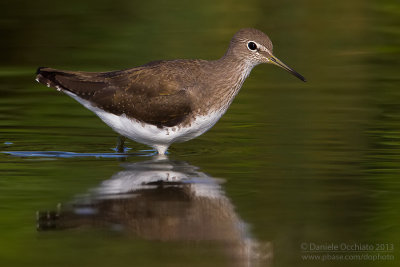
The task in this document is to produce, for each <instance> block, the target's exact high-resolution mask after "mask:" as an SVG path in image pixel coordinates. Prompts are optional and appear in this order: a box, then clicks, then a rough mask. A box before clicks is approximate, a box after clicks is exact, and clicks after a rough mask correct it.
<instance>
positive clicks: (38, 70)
mask: <svg viewBox="0 0 400 267" xmlns="http://www.w3.org/2000/svg"><path fill="white" fill-rule="evenodd" d="M45 68H47V67H39V68H37V70H36V75H37V74H40V72H41V71H42V69H45Z"/></svg>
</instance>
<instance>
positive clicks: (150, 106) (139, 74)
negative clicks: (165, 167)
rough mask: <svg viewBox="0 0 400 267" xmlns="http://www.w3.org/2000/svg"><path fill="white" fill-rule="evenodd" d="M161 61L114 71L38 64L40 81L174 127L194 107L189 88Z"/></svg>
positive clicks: (117, 110) (112, 109) (102, 105)
mask: <svg viewBox="0 0 400 267" xmlns="http://www.w3.org/2000/svg"><path fill="white" fill-rule="evenodd" d="M164 68H165V66H163V64H162V62H160V63H158V62H154V63H151V64H148V65H145V66H142V67H138V68H133V69H128V70H122V71H114V72H98V73H95V72H73V71H61V70H55V69H50V68H39V69H38V72H37V80H38V81H39V82H40V83H43V84H45V85H48V86H50V87H54V88H58V89H61V90H67V91H70V92H72V93H74V94H76V95H77V96H79V97H80V98H83V99H85V100H88V101H89V102H90V103H91V104H92V105H94V106H96V107H99V108H101V109H103V110H105V111H107V112H110V113H113V114H115V115H122V114H125V115H126V116H128V117H131V118H135V119H137V120H139V121H141V122H145V123H149V124H153V125H156V126H157V127H165V126H168V127H172V126H175V125H177V124H179V123H181V122H183V121H184V120H185V118H186V117H187V116H188V115H189V114H190V113H191V111H192V102H191V99H190V96H189V94H188V92H187V91H186V90H185V88H183V87H182V86H181V81H180V80H179V78H178V76H179V75H178V76H177V75H173V74H171V73H166V72H165V69H164Z"/></svg>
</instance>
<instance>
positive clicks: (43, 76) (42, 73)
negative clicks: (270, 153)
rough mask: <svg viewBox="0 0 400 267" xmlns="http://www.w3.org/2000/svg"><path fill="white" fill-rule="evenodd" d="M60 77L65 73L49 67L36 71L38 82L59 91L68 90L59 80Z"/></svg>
mask: <svg viewBox="0 0 400 267" xmlns="http://www.w3.org/2000/svg"><path fill="white" fill-rule="evenodd" d="M58 75H64V73H63V72H61V71H58V70H56V69H52V68H48V67H39V68H38V69H37V71H36V81H37V82H39V83H41V84H44V85H46V86H47V87H52V88H56V89H57V90H62V89H66V88H64V87H63V86H62V84H61V83H60V81H59V80H58V79H57V77H56V76H58Z"/></svg>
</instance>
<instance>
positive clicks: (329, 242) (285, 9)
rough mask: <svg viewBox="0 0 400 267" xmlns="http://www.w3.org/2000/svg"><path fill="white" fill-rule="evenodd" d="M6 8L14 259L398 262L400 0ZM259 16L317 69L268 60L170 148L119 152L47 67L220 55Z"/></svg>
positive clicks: (31, 262) (6, 123)
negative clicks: (49, 82) (43, 70)
mask: <svg viewBox="0 0 400 267" xmlns="http://www.w3.org/2000/svg"><path fill="white" fill-rule="evenodd" d="M0 7H1V9H2V10H3V14H2V16H1V18H0V31H1V39H2V40H1V42H0V49H1V50H0V51H1V53H0V94H1V98H0V151H2V153H0V173H1V178H0V265H1V266H337V265H344V266H398V264H399V260H400V259H399V256H400V255H399V249H400V247H399V246H400V244H399V240H400V229H399V221H400V213H399V210H400V194H399V189H400V182H399V181H400V78H399V77H400V76H399V73H400V67H399V66H400V28H399V25H400V5H399V4H398V3H397V2H396V1H389V0H383V1H380V0H379V1H378V0H373V1H361V0H355V1H296V2H293V1H256V0H250V1H198V2H189V1H176V2H170V1H67V2H54V1H53V2H51V4H50V2H48V1H40V0H39V1H13V2H11V1H3V2H2V3H1V4H0ZM249 26H251V27H256V28H259V29H260V30H262V31H264V32H266V33H268V34H269V35H270V37H271V39H272V41H273V42H274V52H275V55H276V56H278V58H280V59H281V60H283V61H284V62H285V63H287V64H288V65H290V66H291V67H293V68H294V69H296V70H297V71H298V72H300V73H301V74H303V75H304V76H305V77H306V78H307V79H308V81H309V82H308V83H302V82H300V81H299V80H297V79H295V78H294V77H292V76H291V75H289V74H288V73H286V72H284V71H282V70H280V69H278V68H276V67H273V66H259V67H257V68H255V69H254V70H253V72H252V74H251V75H250V77H249V78H248V80H247V81H246V82H245V84H244V86H243V88H242V90H241V92H240V94H239V95H238V97H237V98H236V100H235V101H234V103H233V104H232V106H231V108H230V110H229V111H228V112H227V114H225V116H224V117H223V118H222V119H221V120H220V121H219V122H218V123H217V125H216V126H215V127H214V128H213V129H211V130H210V131H209V132H207V133H206V134H205V135H203V136H201V137H199V138H197V139H195V140H192V141H189V142H186V143H182V144H175V145H173V146H172V147H171V148H170V150H169V155H168V159H165V158H158V157H154V153H153V151H151V150H148V148H147V147H145V146H143V145H140V144H136V143H134V142H128V143H127V147H128V148H130V150H129V151H127V154H118V153H116V152H115V151H114V150H113V149H114V147H115V144H116V137H117V136H116V134H115V133H113V132H112V130H111V129H109V128H108V127H107V126H106V125H104V124H103V123H102V122H101V121H100V120H99V119H98V118H97V117H96V116H95V115H94V114H92V113H91V112H90V111H88V110H86V109H84V108H83V107H82V106H81V105H80V104H78V103H77V102H75V101H74V100H72V99H70V98H69V97H67V96H65V95H63V94H62V93H58V92H56V91H54V90H51V89H48V88H46V87H44V86H41V85H39V84H37V83H36V82H34V71H35V69H36V67H38V66H51V67H55V68H61V69H71V70H78V69H79V70H86V71H106V70H114V69H122V68H127V67H132V66H136V65H140V64H143V63H146V62H148V61H151V60H155V59H172V58H203V59H213V58H218V57H220V56H221V55H222V54H223V53H224V51H225V49H226V47H227V44H228V41H229V40H230V38H231V36H232V35H233V34H234V32H235V31H237V30H238V29H240V28H242V27H249ZM37 216H38V217H37ZM336 245H337V246H338V247H339V248H338V250H336V251H333V252H332V248H330V247H329V246H331V247H332V246H336ZM365 246H366V248H365ZM317 248H319V249H318V250H317ZM310 250H311V252H312V253H310ZM366 250H368V251H366ZM310 255H311V256H313V255H314V256H315V255H317V256H318V255H319V256H320V257H321V258H320V259H310V258H308V259H306V258H305V257H308V256H310ZM322 257H324V260H322ZM329 257H330V258H329ZM334 257H347V258H346V259H338V258H335V259H333V258H334ZM357 257H359V258H357ZM360 257H364V258H360Z"/></svg>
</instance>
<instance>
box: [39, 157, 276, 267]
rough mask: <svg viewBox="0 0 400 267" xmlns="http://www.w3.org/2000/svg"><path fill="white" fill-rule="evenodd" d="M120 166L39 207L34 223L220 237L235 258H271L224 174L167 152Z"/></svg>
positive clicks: (156, 236) (173, 237) (168, 236)
mask: <svg viewBox="0 0 400 267" xmlns="http://www.w3.org/2000/svg"><path fill="white" fill-rule="evenodd" d="M122 166H123V167H124V170H123V171H120V172H118V173H116V174H114V175H113V176H112V177H111V178H110V179H108V180H106V181H104V182H102V183H101V184H100V185H99V186H98V187H97V188H94V189H91V190H90V191H89V192H88V193H87V194H85V195H81V196H78V197H76V198H75V199H74V200H73V201H72V203H70V204H67V205H63V206H62V207H61V206H60V207H59V208H58V210H57V211H46V212H38V229H39V230H42V231H43V230H65V229H70V228H82V227H108V228H110V229H113V230H117V231H124V232H126V233H133V234H134V235H136V236H138V237H140V238H143V239H147V240H162V241H211V242H218V243H220V244H221V245H222V247H224V251H225V252H226V253H227V254H228V255H229V256H230V257H232V258H233V259H235V262H236V263H240V262H242V263H244V262H246V265H248V263H251V262H263V263H267V262H269V261H270V260H271V258H272V246H271V244H270V243H265V244H261V243H260V242H258V241H257V240H255V239H254V238H252V237H251V236H250V235H249V232H248V227H247V225H246V223H244V222H243V221H242V220H241V219H240V218H239V217H238V215H237V214H236V212H235V209H234V206H233V205H232V203H231V202H230V200H229V199H228V198H227V197H226V196H225V194H224V192H223V190H222V187H221V183H222V182H223V180H222V179H216V178H213V177H211V176H210V175H208V174H205V173H203V172H201V171H199V169H198V168H197V167H195V166H193V165H190V164H188V163H186V162H182V161H172V160H169V159H167V158H165V157H164V158H154V159H152V160H149V161H144V162H137V163H125V164H123V165H122ZM240 265H241V264H240ZM250 265H252V264H250Z"/></svg>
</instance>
